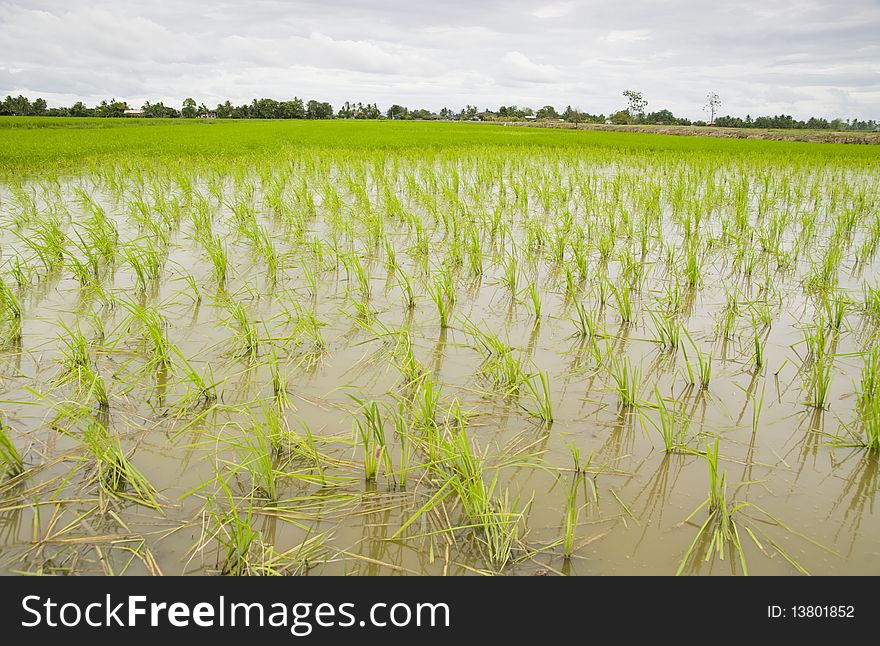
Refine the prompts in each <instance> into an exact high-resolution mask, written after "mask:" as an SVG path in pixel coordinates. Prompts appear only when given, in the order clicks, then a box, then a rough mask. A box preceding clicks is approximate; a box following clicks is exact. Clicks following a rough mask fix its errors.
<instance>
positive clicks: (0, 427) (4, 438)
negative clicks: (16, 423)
mask: <svg viewBox="0 0 880 646" xmlns="http://www.w3.org/2000/svg"><path fill="white" fill-rule="evenodd" d="M22 473H24V461H23V460H22V459H21V454H20V453H19V452H18V449H17V448H15V442H13V441H12V436H11V435H10V433H9V429H8V428H7V427H6V426H5V425H4V424H3V422H2V421H0V475H3V477H6V478H14V477H15V476H18V475H21V474H22Z"/></svg>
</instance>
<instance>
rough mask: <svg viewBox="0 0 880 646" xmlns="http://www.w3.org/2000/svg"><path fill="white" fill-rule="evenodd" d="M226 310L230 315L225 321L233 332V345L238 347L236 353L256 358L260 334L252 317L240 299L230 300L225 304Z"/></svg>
mask: <svg viewBox="0 0 880 646" xmlns="http://www.w3.org/2000/svg"><path fill="white" fill-rule="evenodd" d="M225 307H226V310H227V311H228V312H229V314H230V315H231V317H232V319H231V322H229V323H227V325H229V327H230V328H232V330H233V332H234V333H235V345H236V347H237V348H238V350H237V355H238V356H240V357H247V358H249V359H251V360H253V359H256V357H257V354H258V353H259V350H260V340H259V339H260V336H259V334H258V332H257V326H256V324H255V323H254V321H253V319H251V317H250V316H248V313H247V310H245V308H244V305H243V304H242V303H241V301H231V302H227V303H226V304H225Z"/></svg>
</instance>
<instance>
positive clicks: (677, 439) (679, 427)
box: [654, 386, 691, 453]
mask: <svg viewBox="0 0 880 646" xmlns="http://www.w3.org/2000/svg"><path fill="white" fill-rule="evenodd" d="M654 395H655V398H656V403H657V412H658V413H659V415H660V424H659V426H658V425H655V426H657V430H658V431H659V433H660V438H661V439H662V440H663V450H664V451H666V452H667V453H674V452H687V440H688V433H689V431H690V426H691V420H690V417H689V416H687V415H686V414H685V413H684V412H683V411H682V410H681V408H680V407H675V406H673V408H672V409H670V408H669V406H667V404H666V400H665V399H664V398H663V396H662V395H660V391H659V390H658V389H657V386H654Z"/></svg>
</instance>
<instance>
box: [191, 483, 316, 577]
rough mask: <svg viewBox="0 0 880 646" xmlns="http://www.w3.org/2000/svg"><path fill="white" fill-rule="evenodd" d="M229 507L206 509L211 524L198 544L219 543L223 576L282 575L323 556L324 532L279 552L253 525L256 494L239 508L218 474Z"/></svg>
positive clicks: (304, 567) (298, 570)
mask: <svg viewBox="0 0 880 646" xmlns="http://www.w3.org/2000/svg"><path fill="white" fill-rule="evenodd" d="M218 482H219V483H220V486H221V491H222V493H223V495H224V498H225V500H226V505H228V509H223V508H221V507H220V505H218V504H217V503H216V502H215V503H214V504H212V507H214V509H211V510H210V511H208V512H207V514H206V517H207V520H208V521H209V524H208V527H207V528H205V531H203V534H202V538H201V541H200V545H199V547H203V546H205V545H206V544H207V543H208V541H209V540H216V541H217V542H218V543H219V548H220V549H219V552H218V560H219V563H218V568H219V570H220V573H221V574H223V575H224V576H280V575H293V574H302V573H305V572H306V571H307V570H308V569H309V567H311V563H312V562H313V561H316V560H318V559H319V558H320V554H321V551H322V549H323V542H324V540H325V538H326V535H325V534H317V535H315V536H307V537H306V539H305V540H303V541H302V542H301V543H300V544H299V545H297V546H295V547H293V548H291V549H289V550H286V551H284V552H278V551H277V550H276V549H275V547H274V546H273V545H271V544H269V543H267V542H266V536H265V535H264V533H263V532H261V531H258V530H256V529H254V526H253V524H254V520H255V518H256V510H255V508H254V500H253V498H248V502H247V509H246V510H244V511H240V510H239V509H238V508H237V506H236V505H237V501H236V499H235V496H234V495H233V493H232V490H231V489H230V487H229V485H228V484H227V483H226V481H225V480H224V479H223V478H220V477H218Z"/></svg>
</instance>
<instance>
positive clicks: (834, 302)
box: [824, 292, 847, 333]
mask: <svg viewBox="0 0 880 646" xmlns="http://www.w3.org/2000/svg"><path fill="white" fill-rule="evenodd" d="M846 303H847V301H846V296H845V295H844V294H843V293H842V292H836V293H835V294H834V295H833V296H831V297H828V298H826V299H825V302H824V307H825V317H826V319H827V320H828V326H829V327H830V328H831V329H832V330H834V332H838V333H839V332H840V331H841V330H842V329H843V319H844V317H845V316H846Z"/></svg>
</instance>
